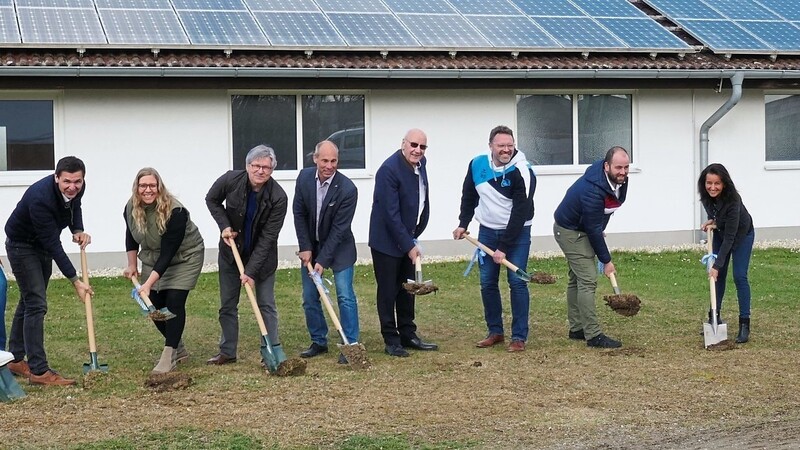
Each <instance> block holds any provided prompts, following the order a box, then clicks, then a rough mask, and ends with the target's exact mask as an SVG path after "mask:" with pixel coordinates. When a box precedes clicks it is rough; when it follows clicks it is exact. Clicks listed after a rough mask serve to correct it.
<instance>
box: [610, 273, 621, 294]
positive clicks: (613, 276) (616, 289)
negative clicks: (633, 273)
mask: <svg viewBox="0 0 800 450" xmlns="http://www.w3.org/2000/svg"><path fill="white" fill-rule="evenodd" d="M608 279H609V280H611V287H612V288H613V289H614V294H616V295H619V294H621V293H622V291H621V290H620V289H619V285H618V284H617V276H616V274H615V273H614V272H611V273H610V274H609V275H608Z"/></svg>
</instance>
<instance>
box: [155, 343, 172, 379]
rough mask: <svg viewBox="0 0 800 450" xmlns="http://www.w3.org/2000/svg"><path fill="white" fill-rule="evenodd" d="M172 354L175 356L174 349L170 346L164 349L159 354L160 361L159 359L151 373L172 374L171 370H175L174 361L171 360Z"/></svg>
mask: <svg viewBox="0 0 800 450" xmlns="http://www.w3.org/2000/svg"><path fill="white" fill-rule="evenodd" d="M174 354H175V349H174V348H172V347H170V346H166V347H164V351H162V352H161V359H159V360H158V364H156V366H155V367H153V371H152V373H153V374H160V373H167V372H172V371H173V370H175V360H174V359H173V358H174V356H173V355H174Z"/></svg>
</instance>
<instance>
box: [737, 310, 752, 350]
mask: <svg viewBox="0 0 800 450" xmlns="http://www.w3.org/2000/svg"><path fill="white" fill-rule="evenodd" d="M749 340H750V318H749V317H739V334H737V335H736V343H737V344H744V343H745V342H747V341H749Z"/></svg>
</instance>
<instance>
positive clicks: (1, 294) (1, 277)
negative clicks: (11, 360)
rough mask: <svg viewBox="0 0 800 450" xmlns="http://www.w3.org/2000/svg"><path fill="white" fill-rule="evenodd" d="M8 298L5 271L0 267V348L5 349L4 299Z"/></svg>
mask: <svg viewBox="0 0 800 450" xmlns="http://www.w3.org/2000/svg"><path fill="white" fill-rule="evenodd" d="M7 300H8V279H7V278H6V271H5V270H3V268H2V267H0V350H5V349H6V301H7Z"/></svg>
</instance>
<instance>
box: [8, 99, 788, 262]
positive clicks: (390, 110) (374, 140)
mask: <svg viewBox="0 0 800 450" xmlns="http://www.w3.org/2000/svg"><path fill="white" fill-rule="evenodd" d="M728 96H729V92H727V91H724V92H722V93H715V92H713V91H691V90H643V91H638V92H635V93H634V99H635V109H634V114H635V115H634V120H635V126H634V129H635V136H634V163H633V173H632V174H631V176H630V180H631V185H630V190H629V193H628V201H627V202H626V204H625V205H624V207H623V208H621V209H620V210H619V211H618V212H617V213H616V214H615V217H614V218H613V219H612V220H611V223H610V225H609V228H608V230H607V231H608V232H609V235H610V241H611V244H612V245H617V246H619V245H642V244H648V245H652V244H659V243H662V244H663V243H667V244H671V243H686V242H691V241H692V240H693V239H694V236H695V235H694V229H695V228H696V226H697V225H698V224H699V223H700V221H701V218H699V207H698V205H697V194H696V192H695V184H696V176H697V173H698V172H699V170H700V168H698V167H697V165H698V162H697V152H698V143H697V140H698V139H697V135H698V133H699V129H700V126H701V125H702V123H703V122H704V121H705V120H706V119H707V118H708V117H709V116H710V115H711V114H712V113H713V112H714V111H715V110H716V109H717V108H718V107H719V106H720V105H721V104H722V103H723V102H724V101H725V100H726V99H727V98H728ZM366 97H367V116H366V122H367V123H366V129H367V152H368V155H367V169H366V170H363V171H352V172H348V175H350V176H351V178H353V179H354V181H355V183H356V185H357V186H358V189H359V197H360V198H359V204H358V208H357V216H356V220H355V221H354V224H353V230H354V232H355V235H356V240H357V242H359V243H361V244H365V243H366V241H367V238H368V229H369V213H370V207H371V203H372V187H373V183H374V179H373V176H374V173H375V171H376V170H377V168H378V167H379V166H380V164H381V163H382V162H383V160H384V159H385V158H386V157H387V156H389V155H390V154H391V153H392V152H394V151H395V150H397V149H398V148H399V146H400V142H401V139H402V137H403V135H404V133H405V132H406V131H407V130H408V129H410V128H414V127H418V128H421V129H423V130H424V131H425V132H426V133H427V134H428V144H429V145H430V149H429V150H428V152H427V156H428V158H429V161H428V170H429V176H430V180H431V186H432V189H431V203H432V214H431V220H430V224H429V226H428V229H427V230H426V232H425V233H424V234H423V236H422V239H423V243H424V245H426V246H427V249H428V253H429V254H466V253H468V252H469V248H468V246H467V245H466V244H464V243H454V242H452V238H451V232H452V230H453V229H454V228H455V227H456V226H457V224H458V214H459V200H460V193H461V184H462V182H463V178H464V175H465V173H466V167H467V164H468V162H469V160H470V159H471V158H472V157H473V156H475V155H476V154H478V153H481V152H485V151H488V147H487V141H488V134H489V131H490V130H491V128H493V127H494V126H496V125H499V124H505V125H509V126H511V127H512V128H514V129H516V123H515V116H516V104H515V92H514V91H513V90H503V91H498V90H491V91H490V90H469V91H434V90H424V91H414V90H395V89H392V90H374V91H371V92H368V93H367V95H366ZM229 105H230V99H229V94H228V92H227V91H225V90H214V91H210V90H180V91H167V90H152V91H142V90H114V91H107V90H81V91H67V92H64V93H63V95H61V96H60V97H59V98H58V100H57V113H56V114H57V121H56V128H57V130H56V139H57V144H56V146H57V155H56V156H57V158H60V157H62V156H65V155H69V154H74V155H77V156H79V157H81V158H82V159H84V161H85V162H86V164H87V177H86V179H87V193H86V195H85V197H84V222H85V224H86V229H87V231H88V232H89V233H91V234H92V235H93V243H92V245H91V246H90V252H92V253H98V254H103V255H104V258H103V261H104V264H107V265H119V266H121V265H122V264H123V263H124V257H123V256H122V252H123V251H124V225H123V221H122V217H121V215H122V209H123V206H124V204H125V202H126V201H127V199H128V198H129V196H130V189H131V184H132V181H133V177H134V175H135V173H136V172H137V170H138V169H139V168H141V167H143V166H153V167H155V168H157V169H158V170H159V171H160V172H161V174H162V176H163V177H164V179H165V182H166V183H167V186H168V187H169V188H170V190H171V191H172V192H173V193H174V194H176V195H177V196H178V198H179V199H180V200H181V201H182V202H183V203H184V204H185V205H186V206H187V207H188V208H189V210H190V212H191V214H192V219H193V220H194V221H195V223H197V225H198V227H199V228H200V230H201V232H202V234H203V236H204V238H205V240H206V247H207V248H208V249H212V252H211V253H210V254H211V255H213V253H214V252H213V249H215V248H216V246H217V241H218V230H217V227H216V225H215V224H214V222H213V220H212V219H211V217H210V215H209V213H208V211H207V209H206V207H205V203H204V196H205V193H206V192H207V190H208V188H209V187H210V186H211V183H213V181H214V180H215V179H216V178H217V177H218V176H219V175H221V174H222V173H223V172H224V171H226V170H228V169H229V168H231V167H232V161H231V152H230V148H231V143H230V142H231V137H230V129H231V127H230V111H229V109H230V106H229ZM287 131H289V130H287ZM709 160H710V161H712V162H716V161H718V162H722V163H724V164H725V165H726V166H727V167H728V168H729V169H730V171H731V173H732V176H733V178H734V181H735V182H736V183H737V186H738V188H739V190H740V191H741V193H742V196H743V198H744V200H745V203H746V205H747V207H748V208H749V209H750V211H751V213H752V214H753V216H754V220H755V223H756V225H757V226H758V227H794V228H792V230H797V229H799V228H800V209H798V208H791V207H787V206H786V203H787V201H786V200H785V198H786V196H785V195H781V193H787V192H792V190H795V189H796V187H797V179H798V178H797V170H765V162H764V106H763V93H762V92H759V91H752V92H751V91H746V92H745V95H744V97H743V99H742V101H741V103H740V104H739V105H738V106H736V107H735V108H734V109H733V111H731V112H730V113H729V114H728V115H727V116H725V117H724V118H723V119H722V120H721V121H720V122H719V123H718V124H717V125H716V126H715V127H714V128H712V130H711V143H710V155H709ZM535 170H536V172H537V174H538V188H537V193H536V197H535V202H536V216H535V218H534V224H533V235H534V249H554V248H555V243H554V242H553V240H552V237H551V232H552V215H553V211H554V210H555V208H556V207H557V205H558V203H559V202H560V201H561V199H562V197H563V195H564V192H565V191H566V189H567V188H568V187H569V186H570V185H571V184H572V182H574V180H575V179H576V178H577V177H578V176H579V175H580V174H581V173H583V170H585V167H579V168H569V169H567V170H565V169H563V168H552V167H536V168H535ZM46 173H47V172H43V173H37V174H31V175H30V176H27V175H26V176H22V177H20V176H19V174H16V175H13V176H12V174H0V217H2V218H3V220H2V222H3V223H4V222H5V218H7V217H8V215H9V213H10V212H11V210H12V209H13V208H14V206H15V205H16V203H17V201H18V200H19V198H20V196H21V195H22V192H23V191H24V189H25V188H26V187H27V185H28V184H30V183H31V182H33V181H35V180H37V179H39V178H41V176H44V175H45V174H46ZM295 176H296V172H293V173H276V174H275V177H276V179H277V180H278V181H279V182H280V184H281V185H282V186H283V187H284V189H285V190H286V191H287V193H288V194H289V197H290V198H289V202H290V203H289V205H290V206H289V212H288V214H287V219H286V222H285V224H284V228H283V231H282V232H281V235H280V240H279V244H280V245H281V246H282V252H281V257H282V258H288V257H290V256H291V255H292V254H293V252H294V250H295V249H296V238H295V234H294V227H293V221H292V218H291V199H292V196H293V193H294V177H295ZM14 180H17V181H14ZM776 193H777V195H776ZM471 229H473V230H476V229H477V225H476V224H475V223H473V225H472V226H471ZM795 235H796V231H795ZM63 241H64V242H65V247H66V248H67V250H68V252H73V251H75V250H76V249H75V248H73V247H74V246H73V244H69V243H68V242H69V237H68V234H67V233H65V234H64V238H63ZM360 248H361V250H360V255H361V256H364V257H367V256H368V251H365V249H366V247H365V246H364V245H361V246H360Z"/></svg>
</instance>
